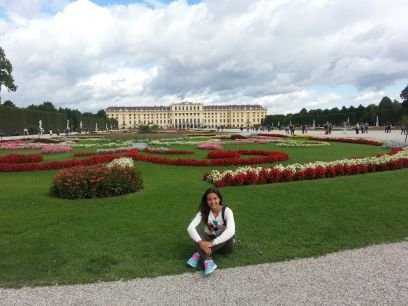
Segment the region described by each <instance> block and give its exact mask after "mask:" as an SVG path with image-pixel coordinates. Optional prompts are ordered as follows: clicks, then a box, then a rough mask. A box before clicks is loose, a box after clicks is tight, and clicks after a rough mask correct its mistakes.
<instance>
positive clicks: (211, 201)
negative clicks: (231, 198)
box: [207, 193, 220, 210]
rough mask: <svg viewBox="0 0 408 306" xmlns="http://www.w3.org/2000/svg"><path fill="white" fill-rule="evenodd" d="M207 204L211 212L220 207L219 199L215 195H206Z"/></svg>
mask: <svg viewBox="0 0 408 306" xmlns="http://www.w3.org/2000/svg"><path fill="white" fill-rule="evenodd" d="M207 204H208V207H210V209H211V210H213V209H215V208H218V207H219V206H220V198H219V197H218V195H217V194H216V193H209V194H207Z"/></svg>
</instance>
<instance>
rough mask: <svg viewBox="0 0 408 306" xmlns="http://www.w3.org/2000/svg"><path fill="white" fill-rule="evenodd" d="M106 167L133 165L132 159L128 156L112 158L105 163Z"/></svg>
mask: <svg viewBox="0 0 408 306" xmlns="http://www.w3.org/2000/svg"><path fill="white" fill-rule="evenodd" d="M106 166H107V167H108V168H113V167H120V168H126V167H134V166H135V165H134V163H133V160H132V159H131V158H130V157H121V158H117V159H114V160H112V161H111V162H109V163H108V164H107V165H106Z"/></svg>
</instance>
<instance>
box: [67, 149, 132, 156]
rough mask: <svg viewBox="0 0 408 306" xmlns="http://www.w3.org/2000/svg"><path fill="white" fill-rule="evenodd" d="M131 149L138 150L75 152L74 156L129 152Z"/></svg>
mask: <svg viewBox="0 0 408 306" xmlns="http://www.w3.org/2000/svg"><path fill="white" fill-rule="evenodd" d="M131 150H137V149H120V150H112V151H101V152H77V153H74V155H73V157H89V156H98V155H111V154H118V153H127V152H130V151H131Z"/></svg>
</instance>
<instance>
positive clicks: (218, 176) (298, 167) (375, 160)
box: [207, 148, 408, 183]
mask: <svg viewBox="0 0 408 306" xmlns="http://www.w3.org/2000/svg"><path fill="white" fill-rule="evenodd" d="M401 158H408V148H405V149H404V150H402V151H400V152H398V153H396V154H394V155H388V154H385V155H381V156H379V157H376V156H375V157H365V158H359V159H348V158H345V159H340V160H335V161H331V162H324V161H316V162H311V163H306V164H299V163H295V164H291V165H286V166H283V165H282V164H279V165H276V166H274V167H271V168H262V167H251V166H245V167H239V168H237V169H236V170H225V171H218V170H211V171H210V173H209V175H208V176H207V181H209V182H211V183H215V182H217V181H220V180H222V179H223V178H224V176H226V175H227V174H230V175H232V176H235V175H237V174H240V173H244V174H246V173H248V172H254V173H255V174H256V175H258V173H259V172H260V171H261V170H262V169H265V170H266V171H271V170H272V169H277V170H279V171H283V170H290V171H291V172H292V173H296V172H297V171H304V170H305V169H306V168H317V167H319V166H322V167H334V166H339V165H342V166H353V165H361V164H365V165H379V164H386V163H387V162H390V161H395V160H398V159H401Z"/></svg>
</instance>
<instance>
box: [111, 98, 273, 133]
mask: <svg viewBox="0 0 408 306" xmlns="http://www.w3.org/2000/svg"><path fill="white" fill-rule="evenodd" d="M106 115H107V116H108V118H112V119H116V120H117V121H118V124H119V128H137V127H138V126H139V125H148V124H155V125H158V126H160V127H162V128H177V129H188V128H217V127H225V128H240V127H244V128H246V127H253V126H255V125H261V124H262V123H263V120H264V119H265V116H266V109H265V108H263V107H262V106H261V105H203V104H201V103H193V102H180V103H174V104H171V105H170V106H123V107H116V106H110V107H108V108H107V109H106Z"/></svg>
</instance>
